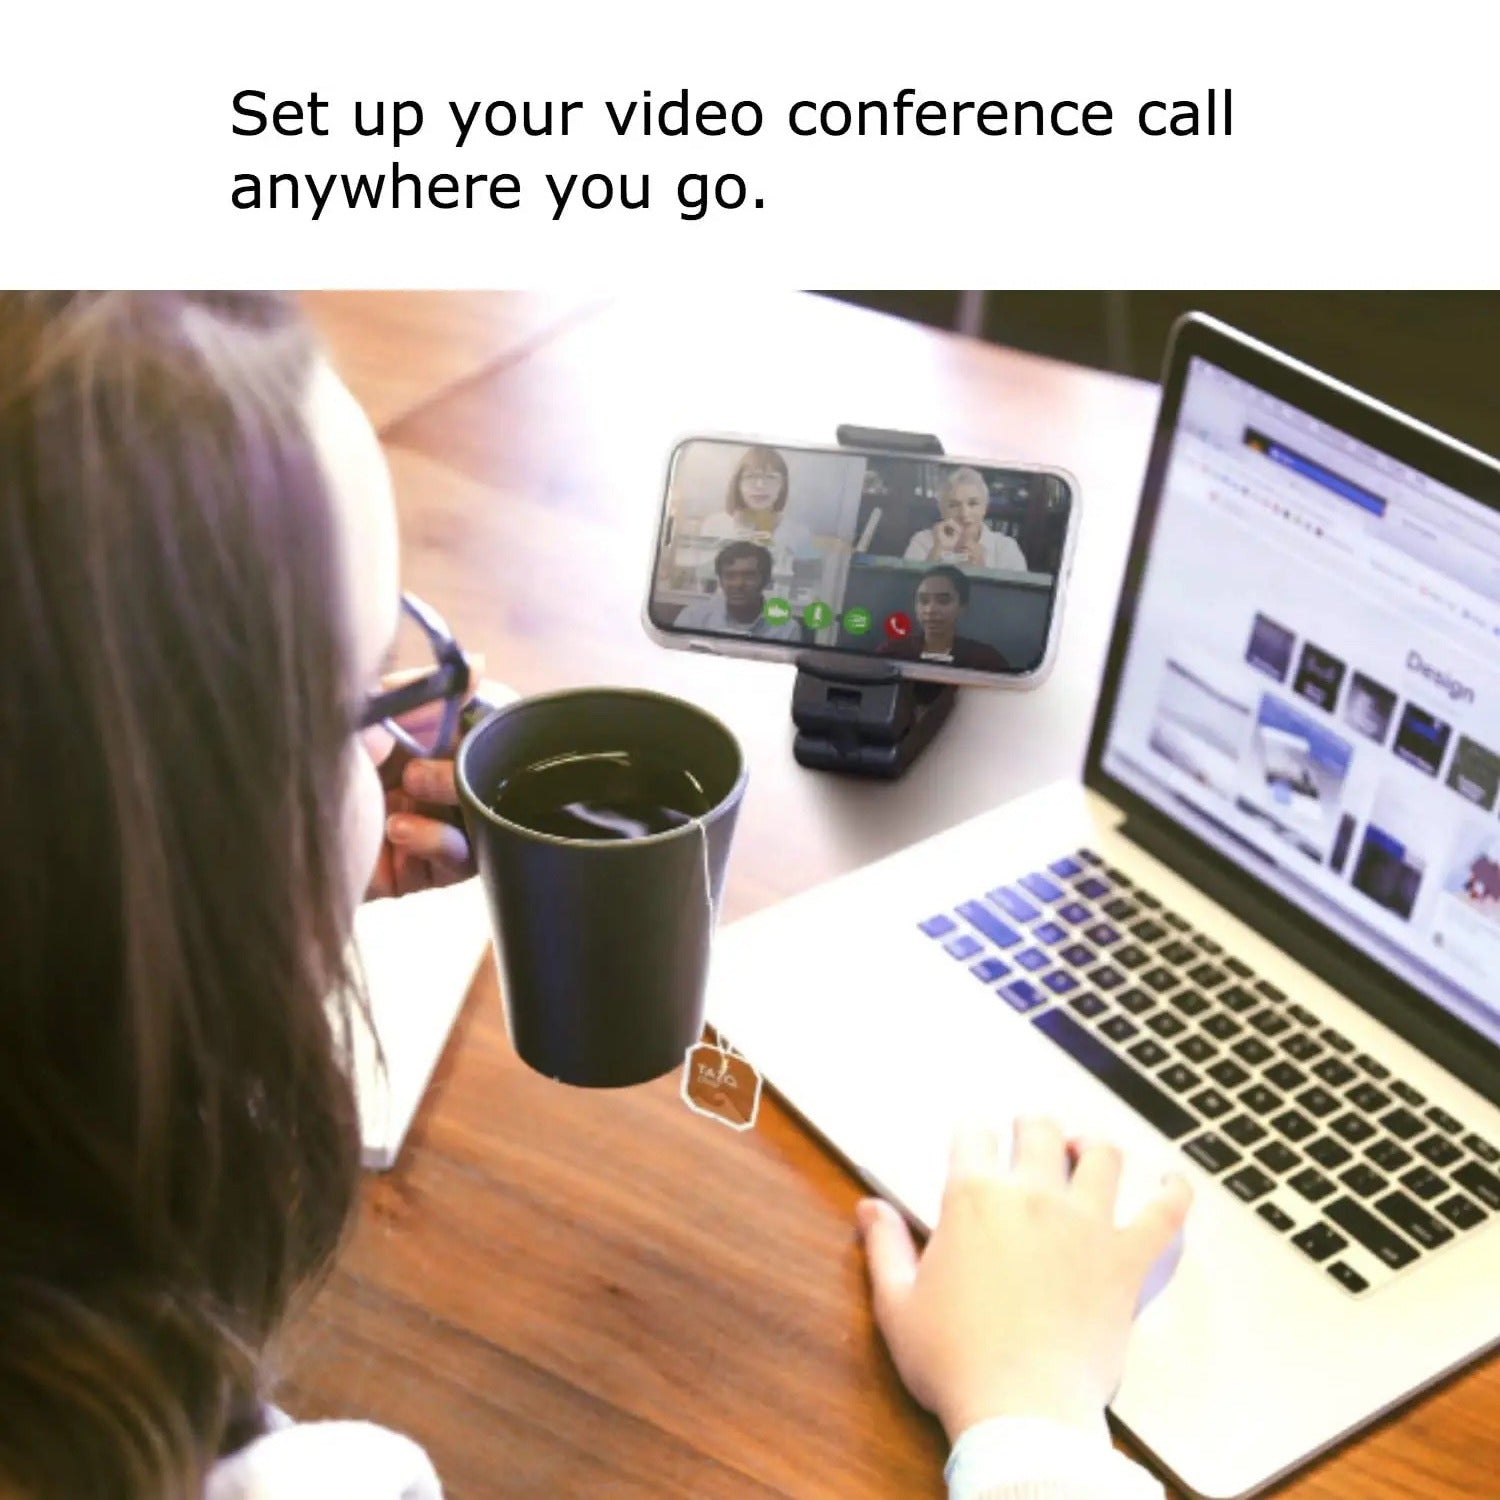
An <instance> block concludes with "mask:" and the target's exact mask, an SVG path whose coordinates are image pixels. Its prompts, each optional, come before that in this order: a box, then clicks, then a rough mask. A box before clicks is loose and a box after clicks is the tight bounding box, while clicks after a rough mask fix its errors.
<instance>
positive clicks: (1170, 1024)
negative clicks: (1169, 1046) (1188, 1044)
mask: <svg viewBox="0 0 1500 1500" xmlns="http://www.w3.org/2000/svg"><path fill="white" fill-rule="evenodd" d="M1146 1024H1147V1025H1148V1026H1149V1027H1150V1028H1151V1029H1152V1031H1154V1032H1155V1033H1156V1034H1157V1036H1161V1037H1172V1036H1176V1035H1177V1033H1178V1032H1180V1031H1186V1030H1187V1026H1186V1025H1185V1024H1184V1023H1183V1022H1182V1020H1181V1019H1180V1018H1179V1017H1177V1016H1174V1015H1173V1014H1172V1012H1171V1011H1169V1010H1159V1011H1157V1013H1156V1014H1155V1015H1154V1016H1152V1017H1151V1019H1150V1020H1149V1021H1147V1022H1146Z"/></svg>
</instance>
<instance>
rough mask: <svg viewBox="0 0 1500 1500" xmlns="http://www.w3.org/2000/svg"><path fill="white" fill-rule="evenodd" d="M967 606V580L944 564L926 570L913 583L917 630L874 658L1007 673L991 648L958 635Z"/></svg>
mask: <svg viewBox="0 0 1500 1500" xmlns="http://www.w3.org/2000/svg"><path fill="white" fill-rule="evenodd" d="M968 602H969V580H968V579H967V578H965V577H964V575H963V573H962V572H961V571H960V570H959V569H958V568H955V567H951V566H949V565H948V564H946V563H944V564H942V565H940V566H938V567H936V568H929V569H928V570H927V571H926V572H925V573H924V574H923V575H922V576H921V578H920V579H919V580H918V581H917V597H916V602H915V604H914V605H913V613H914V614H915V615H916V617H917V629H916V630H915V631H913V632H912V634H911V635H909V636H907V638H906V639H905V640H902V641H886V642H885V643H884V644H883V645H882V646H881V647H880V648H879V650H878V651H877V652H876V654H877V655H878V656H894V657H897V658H899V659H900V660H902V661H939V662H942V663H943V664H944V665H945V666H953V667H968V668H972V669H973V670H975V671H979V672H1008V671H1010V669H1011V667H1010V663H1009V662H1008V661H1006V659H1005V658H1004V657H1003V656H1002V655H1001V654H1000V653H999V652H998V651H997V650H995V648H994V647H993V646H987V645H985V643H984V642H983V641H972V640H970V639H969V638H968V637H967V636H962V635H959V633H958V617H959V616H960V615H961V614H962V613H963V611H964V606H965V605H967V604H968Z"/></svg>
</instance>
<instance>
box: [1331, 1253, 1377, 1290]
mask: <svg viewBox="0 0 1500 1500" xmlns="http://www.w3.org/2000/svg"><path fill="white" fill-rule="evenodd" d="M1328 1274H1329V1275H1330V1276H1332V1277H1333V1279H1334V1280H1335V1281H1336V1282H1338V1284H1339V1285H1340V1286H1341V1287H1343V1288H1344V1289H1345V1290H1346V1291H1350V1292H1365V1291H1368V1290H1369V1289H1370V1283H1369V1282H1368V1281H1366V1280H1365V1278H1364V1277H1363V1276H1361V1275H1360V1274H1359V1272H1358V1271H1356V1270H1355V1269H1354V1267H1353V1266H1346V1265H1345V1264H1344V1263H1343V1261H1341V1260H1336V1261H1334V1263H1333V1264H1332V1265H1331V1266H1329V1268H1328Z"/></svg>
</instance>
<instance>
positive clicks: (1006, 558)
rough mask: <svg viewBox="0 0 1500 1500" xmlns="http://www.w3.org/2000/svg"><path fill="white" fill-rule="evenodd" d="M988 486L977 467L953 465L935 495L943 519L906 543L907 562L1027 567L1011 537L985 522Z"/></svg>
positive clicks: (1021, 568) (988, 502) (977, 566)
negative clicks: (940, 489)
mask: <svg viewBox="0 0 1500 1500" xmlns="http://www.w3.org/2000/svg"><path fill="white" fill-rule="evenodd" d="M989 508H990V487H989V485H987V484H986V483H985V481H984V475H983V474H981V473H980V472H979V470H978V469H970V468H961V469H953V470H952V471H950V473H949V474H948V477H947V478H946V479H945V480H944V481H943V487H942V491H941V492H940V494H939V496H938V510H939V511H940V512H941V515H942V519H941V520H940V521H939V522H938V523H937V525H936V526H933V527H932V528H930V529H929V530H927V531H919V532H918V533H917V534H916V535H915V536H914V537H913V538H912V539H911V541H910V542H908V543H907V545H906V554H905V555H906V559H907V561H908V562H955V563H968V564H969V566H970V567H974V568H995V569H1001V568H1009V569H1011V570H1013V571H1016V572H1021V573H1024V572H1025V571H1026V554H1025V553H1024V552H1022V551H1021V548H1020V544H1019V543H1017V542H1016V541H1015V539H1014V538H1013V537H1008V536H1006V535H1005V534H1004V533H1003V532H999V531H995V530H994V529H993V528H991V527H989V526H986V525H985V522H984V518H985V515H986V514H987V513H988V511H989Z"/></svg>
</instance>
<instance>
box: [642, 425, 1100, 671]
mask: <svg viewBox="0 0 1500 1500" xmlns="http://www.w3.org/2000/svg"><path fill="white" fill-rule="evenodd" d="M1078 517H1079V493H1078V482H1077V480H1075V479H1074V478H1073V476H1072V475H1071V474H1069V473H1068V472H1067V470H1065V469H1058V468H1044V467H1038V466H1036V465H1029V464H1016V463H1008V462H999V461H996V460H992V459H977V458H958V457H954V456H951V455H947V454H943V455H936V454H934V455H928V454H913V453H903V452H894V451H887V450H884V449H879V448H857V449H856V448H845V447H817V446H810V445H806V444H798V443H784V442H770V441H765V440H761V439H757V438H747V437H731V436H727V435H713V436H702V437H686V438H683V439H682V440H681V441H680V442H678V443H677V445H676V446H675V447H674V448H673V449H672V453H671V457H670V459H669V461H668V464H667V476H666V485H665V489H664V492H663V496H662V506H661V516H660V519H659V522H658V525H657V528H656V540H655V546H654V549H653V552H652V558H651V573H650V582H649V585H648V588H647V594H646V603H645V608H644V611H643V619H644V623H645V626H646V630H647V633H648V634H649V635H650V636H651V637H652V638H653V639H654V640H656V641H657V642H659V643H660V644H661V645H663V646H674V647H678V648H680V649H686V650H693V651H710V652H717V653H720V654H723V655H727V656H749V657H758V658H760V659H762V660H768V661H793V660H796V659H797V658H798V657H801V656H804V655H808V654H816V655H817V656H818V657H819V658H821V659H823V660H824V661H825V662H826V661H827V659H828V658H829V657H830V656H833V657H843V658H856V657H858V658H866V659H874V660H876V661H884V662H891V663H895V664H898V665H899V668H900V670H901V672H902V675H904V676H909V677H913V678H922V679H927V680H930V681H937V682H953V683H968V684H984V685H988V686H992V687H1009V688H1018V687H1019V688H1025V687H1034V686H1036V685H1037V684H1038V683H1040V682H1041V681H1042V680H1043V679H1044V678H1045V677H1046V675H1047V673H1048V672H1049V671H1050V669H1051V666H1052V662H1053V658H1054V657H1055V655H1056V651H1057V638H1058V635H1059V633H1060V630H1061V625H1062V608H1063V594H1064V590H1065V585H1066V582H1067V578H1068V573H1069V569H1070V568H1071V566H1072V560H1073V543H1074V538H1075V536H1076V535H1077V530H1078Z"/></svg>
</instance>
